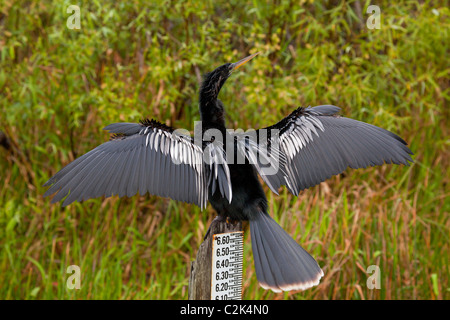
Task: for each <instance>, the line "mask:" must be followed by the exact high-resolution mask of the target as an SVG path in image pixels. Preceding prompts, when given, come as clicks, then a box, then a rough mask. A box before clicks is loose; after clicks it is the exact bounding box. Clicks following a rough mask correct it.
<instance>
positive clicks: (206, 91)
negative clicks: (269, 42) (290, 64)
mask: <svg viewBox="0 0 450 320" xmlns="http://www.w3.org/2000/svg"><path fill="white" fill-rule="evenodd" d="M258 54H259V53H255V54H252V55H251V56H248V57H246V58H244V59H242V60H239V61H238V62H235V63H225V64H224V65H221V66H220V67H218V68H216V69H214V70H213V71H211V72H209V73H207V74H205V76H204V77H203V82H202V85H201V88H200V113H201V115H202V121H205V120H206V121H211V122H215V120H216V118H221V117H223V104H222V103H221V102H220V100H218V99H217V96H218V95H219V92H220V89H221V88H222V86H223V85H224V83H225V81H227V79H228V78H229V77H230V75H231V74H232V73H233V72H234V71H236V70H237V69H239V68H240V67H241V66H243V65H244V64H246V63H247V62H248V61H250V60H251V59H253V58H254V57H255V56H257V55H258Z"/></svg>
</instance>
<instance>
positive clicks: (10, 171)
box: [0, 0, 450, 299]
mask: <svg viewBox="0 0 450 320" xmlns="http://www.w3.org/2000/svg"><path fill="white" fill-rule="evenodd" d="M155 3H157V4H155ZM70 4H76V3H72V2H70V1H27V2H16V1H11V0H0V106H1V110H2V112H1V113H0V131H3V132H4V133H5V134H6V135H7V136H8V137H9V140H10V148H9V149H8V150H7V149H6V148H3V147H0V181H2V183H3V184H2V186H1V187H0V283H1V285H0V298H2V299H187V290H188V288H187V285H188V278H189V270H188V268H189V264H190V261H192V260H193V259H195V255H196V252H197V249H198V247H199V245H200V243H201V242H202V239H203V236H204V234H205V231H206V229H207V227H208V225H209V223H210V222H211V220H212V219H213V218H214V216H215V214H214V212H213V210H212V208H211V207H210V206H208V208H207V209H206V210H205V211H203V212H201V211H200V210H199V208H197V207H195V206H190V205H186V204H182V203H177V202H174V201H171V200H169V199H162V198H159V197H154V196H135V197H132V198H123V199H118V198H117V197H113V198H108V199H94V200H89V201H86V202H84V203H81V204H80V203H75V204H72V205H70V206H68V207H66V208H62V207H61V205H60V204H54V205H52V204H50V199H48V198H45V199H44V198H43V197H42V195H43V193H44V192H45V188H44V187H42V185H43V183H44V182H45V181H46V180H47V179H48V178H49V177H51V176H52V175H53V174H54V173H56V172H57V171H58V170H59V169H61V168H62V167H63V166H64V165H66V164H67V163H69V162H70V161H72V160H73V159H75V158H76V157H77V156H80V155H82V154H83V153H85V152H87V151H89V150H91V149H92V148H94V147H95V146H97V145H98V144H100V143H102V142H104V141H106V140H107V139H108V135H107V134H106V133H105V132H103V131H102V130H101V129H102V128H103V127H104V126H105V125H107V124H109V123H113V122H118V121H130V122H131V121H138V120H139V119H141V118H144V117H149V118H152V117H154V118H156V119H159V120H162V121H165V122H166V124H168V125H171V126H174V127H178V128H187V129H190V130H191V129H192V128H193V122H194V121H195V120H199V114H198V108H197V103H198V98H197V90H198V82H199V80H200V77H201V75H202V74H203V73H205V72H208V71H211V70H212V69H214V68H215V67H217V66H219V65H221V64H223V63H225V62H233V61H236V60H239V59H241V58H243V57H245V56H246V55H248V54H250V53H254V52H258V51H259V52H262V53H261V55H259V56H258V57H257V58H255V59H253V60H252V61H251V63H249V64H247V65H246V66H245V67H244V68H243V69H242V70H240V71H239V72H237V73H235V74H233V76H232V78H230V79H229V81H228V82H227V84H226V85H225V87H224V88H223V91H222V92H221V95H220V98H221V99H222V101H223V102H224V103H225V104H226V106H227V113H228V114H227V121H228V125H229V126H230V127H232V128H244V129H247V128H250V127H253V128H259V127H262V126H268V125H271V124H273V123H275V122H277V121H278V120H279V119H281V118H282V117H284V116H285V115H287V114H288V113H289V112H290V111H292V110H293V109H294V108H295V107H297V106H300V105H302V106H307V105H319V104H334V105H337V106H340V107H341V108H342V113H343V114H344V115H345V116H349V117H353V118H355V119H358V120H363V121H365V122H369V123H372V124H374V125H378V126H381V127H383V128H386V129H388V130H391V131H393V132H395V133H397V134H399V135H400V136H402V137H403V138H404V139H405V140H407V141H408V142H409V143H410V147H411V149H412V150H413V152H414V153H415V155H414V160H415V163H414V164H413V165H412V166H411V167H403V166H382V167H377V168H368V169H364V170H347V171H346V172H345V173H344V174H343V175H340V176H337V177H333V178H332V179H330V180H328V181H326V182H324V183H322V184H321V185H319V186H316V187H314V188H311V189H309V190H306V191H304V192H302V193H301V194H300V195H299V197H294V196H292V195H290V194H289V193H288V192H287V191H286V190H285V189H282V190H280V196H275V195H274V194H273V193H271V192H270V191H269V189H268V188H267V187H266V186H265V190H266V191H267V195H268V199H269V202H270V213H271V215H272V216H274V217H275V218H276V219H277V221H279V223H280V224H281V225H282V226H283V228H285V230H287V231H288V233H289V234H291V235H292V236H293V237H294V238H295V239H296V240H297V241H298V242H299V243H301V244H302V246H304V247H305V248H306V249H307V250H309V251H310V253H311V254H312V255H313V256H314V257H315V258H316V259H317V260H318V262H319V264H320V265H321V267H322V268H323V270H324V272H325V277H324V278H323V280H322V281H321V284H320V285H319V286H317V287H315V288H312V289H310V290H307V291H304V292H288V293H281V294H275V293H272V292H270V291H265V290H263V289H262V288H260V287H259V285H258V284H257V281H256V276H255V272H254V267H253V258H252V254H251V244H250V236H249V231H248V227H247V228H246V233H245V239H246V240H245V248H244V250H245V253H246V254H245V257H246V260H245V262H244V263H245V278H244V299H449V297H450V284H449V280H448V279H449V278H450V271H449V266H448V262H449V260H450V259H449V258H450V254H449V243H450V239H449V238H450V236H449V234H450V232H449V231H450V222H449V212H450V202H449V201H448V196H449V194H450V193H449V189H448V183H449V177H450V171H449V159H450V158H449V145H450V143H449V138H448V137H449V127H450V126H449V121H448V119H449V118H450V112H449V108H448V107H449V106H448V101H449V73H450V67H449V63H448V60H449V59H448V52H449V48H448V44H449V21H450V20H449V9H448V6H447V5H446V4H445V2H440V1H435V2H431V1H421V2H420V3H419V2H415V1H407V2H402V3H397V4H396V5H395V6H392V5H391V3H389V2H379V3H377V4H378V5H379V6H380V8H381V29H379V30H376V29H374V30H370V29H368V28H366V25H365V21H366V19H367V18H368V17H369V14H366V13H365V12H366V8H367V6H368V5H369V3H368V2H362V1H344V2H337V1H324V2H321V3H318V2H314V3H311V2H310V1H283V0H278V1H273V2H271V1H270V2H267V4H263V2H260V1H253V2H249V3H248V4H243V2H241V1H235V0H230V1H222V2H218V1H202V2H200V1H185V2H183V3H182V2H180V1H160V2H154V3H153V4H149V2H148V1H137V0H136V1H127V2H125V3H122V4H119V3H116V2H112V1H110V2H103V1H81V2H78V3H77V4H78V5H79V6H80V8H81V29H80V30H69V29H68V28H67V27H66V19H67V18H68V16H69V15H70V14H67V13H66V8H67V7H68V6H69V5H70ZM70 265H78V266H80V268H81V275H82V277H81V289H80V290H69V289H67V287H66V280H67V278H68V277H69V274H67V273H66V269H67V267H68V266H70ZM370 265H378V266H379V267H380V271H381V289H380V290H371V289H368V288H367V286H366V281H367V278H368V277H369V275H368V274H367V273H366V270H367V267H368V266H370Z"/></svg>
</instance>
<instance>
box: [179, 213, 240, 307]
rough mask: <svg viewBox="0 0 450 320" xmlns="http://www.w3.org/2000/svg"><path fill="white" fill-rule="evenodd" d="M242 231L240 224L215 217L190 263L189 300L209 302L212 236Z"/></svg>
mask: <svg viewBox="0 0 450 320" xmlns="http://www.w3.org/2000/svg"><path fill="white" fill-rule="evenodd" d="M234 231H242V222H241V221H237V222H232V223H230V222H227V221H226V219H224V218H223V217H221V216H217V217H216V218H215V219H214V220H213V221H212V222H211V225H210V226H209V229H208V232H207V234H206V237H205V239H204V240H203V242H202V244H201V245H200V248H199V250H198V252H197V257H196V259H195V261H192V262H191V266H190V269H191V270H190V277H189V291H188V298H189V300H211V271H212V239H213V235H214V234H219V233H226V232H234Z"/></svg>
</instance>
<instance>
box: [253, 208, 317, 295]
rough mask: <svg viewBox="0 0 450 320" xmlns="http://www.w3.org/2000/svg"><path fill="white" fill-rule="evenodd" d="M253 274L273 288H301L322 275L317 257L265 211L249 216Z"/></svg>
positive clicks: (262, 283)
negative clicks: (315, 258) (253, 265)
mask: <svg viewBox="0 0 450 320" xmlns="http://www.w3.org/2000/svg"><path fill="white" fill-rule="evenodd" d="M250 232H251V237H252V250H253V257H254V262H255V271H256V277H257V278H258V281H259V283H260V285H261V286H262V287H263V288H265V289H271V290H273V291H275V292H281V291H289V290H304V289H308V288H310V287H313V286H316V285H318V284H319V282H320V279H321V278H322V276H323V271H322V269H320V267H319V265H318V264H317V262H316V260H314V258H313V257H311V255H310V254H309V253H308V252H306V251H305V250H304V249H303V248H302V247H301V246H300V245H299V244H298V243H297V242H295V240H294V239H292V238H291V237H290V236H289V235H288V234H287V233H286V231H284V230H283V228H281V227H280V226H279V225H278V224H277V223H276V222H275V220H273V219H272V218H271V217H270V216H269V215H268V214H266V213H262V212H261V213H260V214H259V215H258V216H257V217H256V219H252V220H250Z"/></svg>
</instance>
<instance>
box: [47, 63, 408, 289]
mask: <svg viewBox="0 0 450 320" xmlns="http://www.w3.org/2000/svg"><path fill="white" fill-rule="evenodd" d="M254 56H256V54H254V55H251V56H249V57H247V58H245V59H242V60H241V61H239V62H236V63H226V64H224V65H222V66H220V67H218V68H217V69H215V70H214V71H212V72H210V73H207V74H206V75H205V76H204V79H203V82H202V85H201V89H200V97H199V98H200V99H199V109H200V114H201V122H200V124H201V126H200V125H197V126H196V127H195V129H194V138H192V137H191V135H190V134H189V132H188V131H187V130H185V131H182V130H175V129H173V128H171V127H168V126H166V125H164V124H161V123H160V122H158V121H156V120H144V121H141V122H140V123H114V124H110V125H108V126H107V127H105V128H104V129H105V130H108V131H109V132H110V133H112V134H113V135H112V137H111V140H110V141H108V142H106V143H103V144H101V145H100V146H98V147H96V148H95V149H93V150H91V151H90V152H88V153H86V154H84V155H83V156H81V157H79V158H77V159H76V160H75V161H73V162H72V163H70V164H68V165H67V166H66V167H64V168H63V169H62V170H61V171H59V172H58V173H56V174H55V175H54V176H53V177H52V178H51V179H50V180H49V181H47V183H46V184H45V186H51V187H50V188H49V189H48V190H47V192H46V193H45V195H44V196H48V195H51V194H53V193H55V192H56V195H55V196H54V198H53V199H52V203H54V202H56V201H60V200H62V199H63V198H65V197H66V196H67V198H66V199H65V200H64V202H63V205H64V206H65V205H68V204H70V203H72V202H73V201H83V200H87V199H90V198H96V197H100V196H105V197H110V196H112V195H118V196H119V197H122V196H125V195H126V196H128V197H131V196H133V195H135V194H136V193H137V192H139V194H140V195H144V194H146V193H147V192H148V193H149V194H153V195H159V196H162V197H170V198H172V199H174V200H179V201H184V202H188V203H194V204H196V205H198V206H200V207H201V208H204V207H205V206H206V204H207V202H208V201H209V202H210V203H211V205H212V206H213V208H214V209H215V210H216V212H217V213H218V214H219V216H222V217H228V218H229V219H231V220H248V221H249V222H250V232H251V241H252V249H253V256H254V263H255V270H256V276H257V278H258V281H259V283H260V285H261V286H262V287H263V288H270V289H272V290H273V291H276V292H279V291H282V290H285V291H286V290H299V289H306V288H309V287H312V286H315V285H317V284H318V283H319V281H320V278H321V277H322V276H323V272H322V270H321V268H320V267H319V265H318V263H317V262H316V261H315V260H314V258H313V257H311V256H310V255H309V254H308V253H307V252H306V251H305V250H304V249H303V248H302V247H301V246H300V245H299V244H297V243H296V242H295V241H294V240H293V239H292V238H291V237H290V236H289V235H288V234H287V233H286V232H285V231H284V230H283V229H282V228H281V227H280V226H279V225H278V224H277V223H276V222H275V221H274V220H273V219H272V218H271V217H270V216H269V214H268V212H267V211H268V210H267V198H266V196H265V194H264V192H263V188H262V186H261V184H260V182H259V180H258V174H259V175H260V176H261V178H262V179H263V180H264V182H265V183H266V184H267V185H268V186H269V188H270V189H271V190H272V191H273V192H275V193H276V194H278V190H279V188H280V187H281V186H282V185H285V186H286V187H287V188H288V190H289V191H290V192H291V193H292V194H294V195H298V194H299V192H300V191H301V190H304V189H307V188H309V187H312V186H314V185H317V184H319V183H320V182H322V181H324V180H326V179H328V178H330V177H331V176H333V175H337V174H340V173H342V172H343V171H344V170H345V169H346V168H347V167H350V168H366V167H368V166H374V165H382V164H383V163H388V164H390V163H394V164H404V165H409V163H408V161H410V162H412V161H413V160H412V158H411V156H410V154H412V152H411V151H410V149H409V148H408V147H407V146H406V145H407V144H406V142H405V141H404V140H403V139H401V138H400V137H399V136H397V135H395V134H393V133H391V132H389V131H387V130H384V129H381V128H379V127H376V126H373V125H370V124H367V123H364V122H360V121H356V120H352V119H349V118H345V117H341V116H339V115H338V112H339V111H340V109H339V108H338V107H335V106H331V105H322V106H316V107H312V108H311V107H307V108H302V107H300V108H298V109H296V110H294V111H293V112H292V113H291V114H290V115H289V116H287V117H286V118H284V119H283V120H281V121H280V122H278V123H277V124H275V125H273V126H271V127H267V128H264V129H259V130H253V131H247V132H245V133H244V132H233V131H231V130H227V129H226V124H225V116H224V105H223V103H222V102H221V101H220V100H219V99H218V94H219V92H220V89H221V88H222V86H223V84H224V83H225V81H226V80H227V79H228V77H229V76H230V75H231V73H232V72H233V71H235V70H236V69H238V68H239V67H240V66H242V65H243V64H245V63H246V62H248V61H249V60H250V59H252V58H253V57H254Z"/></svg>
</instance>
